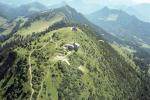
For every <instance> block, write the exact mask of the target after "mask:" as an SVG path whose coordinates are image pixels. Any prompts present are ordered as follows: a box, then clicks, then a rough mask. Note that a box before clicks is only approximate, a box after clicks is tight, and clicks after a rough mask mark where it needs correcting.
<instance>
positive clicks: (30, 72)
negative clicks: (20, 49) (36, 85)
mask: <svg viewBox="0 0 150 100" xmlns="http://www.w3.org/2000/svg"><path fill="white" fill-rule="evenodd" d="M47 45H48V43H45V45H43V46H42V47H41V48H39V49H34V50H32V51H31V52H30V53H29V58H28V60H29V62H28V63H29V74H30V86H31V88H32V89H31V97H30V100H32V96H33V94H34V89H33V84H32V77H33V76H32V66H31V55H32V54H33V52H34V51H35V50H41V49H43V48H44V47H45V46H47Z"/></svg>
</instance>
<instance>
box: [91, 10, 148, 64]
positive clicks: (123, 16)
mask: <svg viewBox="0 0 150 100" xmlns="http://www.w3.org/2000/svg"><path fill="white" fill-rule="evenodd" d="M88 18H89V19H90V20H91V21H92V22H93V23H95V24H96V25H98V26H100V27H102V28H103V29H105V30H106V31H107V32H109V33H111V35H112V36H114V37H116V38H118V39H119V41H118V40H115V39H111V38H108V37H107V36H105V37H106V38H107V39H108V40H109V39H110V40H113V41H114V42H117V43H119V44H122V45H123V46H126V47H127V46H129V47H130V48H132V49H134V50H136V54H135V55H136V56H137V57H138V59H144V64H140V65H141V66H143V67H145V66H147V65H148V64H149V61H150V58H149V56H150V52H149V47H150V38H149V37H150V34H149V33H150V28H149V27H150V23H146V22H142V21H140V20H139V19H137V18H136V17H135V16H130V15H129V14H127V13H125V12H123V11H121V10H115V9H109V8H107V7H105V8H103V9H102V10H100V11H98V12H95V13H93V14H91V15H89V16H88ZM111 43H112V41H111ZM143 53H145V54H143ZM142 54H143V55H142Z"/></svg>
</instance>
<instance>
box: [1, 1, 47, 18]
mask: <svg viewBox="0 0 150 100" xmlns="http://www.w3.org/2000/svg"><path fill="white" fill-rule="evenodd" d="M46 9H47V7H46V6H44V5H42V4H41V3H38V2H33V3H30V4H25V5H21V6H19V7H12V6H10V5H6V4H3V3H0V16H2V17H5V18H7V19H9V20H10V19H14V18H16V17H18V16H28V15H31V14H34V13H37V12H40V11H43V10H46Z"/></svg>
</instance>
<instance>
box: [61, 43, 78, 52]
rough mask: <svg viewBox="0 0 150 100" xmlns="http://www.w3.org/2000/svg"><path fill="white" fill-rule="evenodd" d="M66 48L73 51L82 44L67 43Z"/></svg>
mask: <svg viewBox="0 0 150 100" xmlns="http://www.w3.org/2000/svg"><path fill="white" fill-rule="evenodd" d="M64 48H65V49H67V50H69V51H72V50H75V51H78V49H79V48H80V44H78V43H71V44H65V45H64Z"/></svg>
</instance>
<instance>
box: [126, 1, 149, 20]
mask: <svg viewBox="0 0 150 100" xmlns="http://www.w3.org/2000/svg"><path fill="white" fill-rule="evenodd" d="M124 11H126V12H128V13H129V14H132V15H135V16H137V17H138V18H139V19H141V20H143V21H145V22H150V13H148V12H149V11H150V4H139V5H135V6H130V7H127V8H126V9H124Z"/></svg>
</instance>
